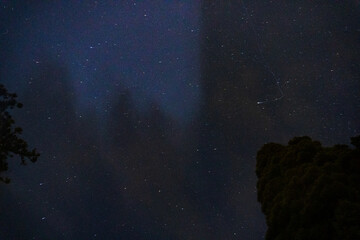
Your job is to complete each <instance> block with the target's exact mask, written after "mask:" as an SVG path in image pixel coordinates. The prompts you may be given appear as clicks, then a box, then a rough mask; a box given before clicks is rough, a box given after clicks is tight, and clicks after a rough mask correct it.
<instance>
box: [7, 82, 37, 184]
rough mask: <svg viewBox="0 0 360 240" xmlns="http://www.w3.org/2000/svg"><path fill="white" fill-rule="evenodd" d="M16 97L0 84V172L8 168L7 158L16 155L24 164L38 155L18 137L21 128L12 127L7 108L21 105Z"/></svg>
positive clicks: (8, 180)
mask: <svg viewBox="0 0 360 240" xmlns="http://www.w3.org/2000/svg"><path fill="white" fill-rule="evenodd" d="M16 98H17V96H16V94H15V93H9V92H8V91H7V89H6V88H5V86H4V85H2V84H0V133H1V134H0V173H2V172H4V171H7V170H8V159H9V158H12V157H14V156H18V157H20V159H21V164H23V165H25V164H26V160H30V161H31V162H35V161H36V160H37V158H38V157H39V156H40V155H39V153H38V152H37V151H36V149H33V150H31V151H30V150H29V149H28V144H27V142H26V141H25V140H23V139H21V138H20V137H19V135H21V133H22V129H21V128H20V127H14V123H15V121H14V119H13V117H12V116H11V115H10V113H9V112H8V110H9V109H13V108H21V107H22V104H21V103H19V102H18V101H17V100H16ZM0 181H1V182H4V183H9V182H10V179H9V178H7V177H5V178H4V177H0Z"/></svg>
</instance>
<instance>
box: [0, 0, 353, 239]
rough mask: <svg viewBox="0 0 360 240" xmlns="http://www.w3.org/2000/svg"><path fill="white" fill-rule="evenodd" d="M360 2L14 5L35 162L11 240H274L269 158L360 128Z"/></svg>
mask: <svg viewBox="0 0 360 240" xmlns="http://www.w3.org/2000/svg"><path fill="white" fill-rule="evenodd" d="M359 39H360V10H359V3H358V1H347V2H342V1H335V0H334V1H326V2H324V1H322V2H313V1H285V0H284V1H262V0H255V1H231V0H228V1H223V0H211V1H110V0H109V1H65V0H64V1H56V2H54V1H30V0H29V1H27V0H23V1H1V0H0V82H1V83H2V84H4V85H5V86H6V87H7V88H8V90H9V91H10V92H16V93H17V94H18V95H19V100H20V101H21V102H23V103H24V108H23V109H21V110H14V111H13V112H12V114H13V115H14V117H15V120H16V124H17V125H19V126H21V127H22V128H23V129H24V133H23V137H24V139H26V140H27V141H28V143H29V145H30V146H31V147H36V148H37V149H38V150H39V151H40V152H41V157H40V158H39V160H38V162H37V163H35V164H29V165H28V166H26V167H23V166H19V164H17V162H16V161H12V162H10V167H9V171H8V172H6V173H4V174H5V175H7V176H9V177H10V178H11V179H12V182H11V184H9V185H0V222H1V223H2V224H0V238H1V239H4V240H7V239H9V240H10V239H11V240H12V239H20V240H21V239H76V240H79V239H136V240H137V239H139V240H143V239H144V240H145V239H147V240H149V239H151V240H155V239H156V240H159V239H164V240H165V239H179V240H183V239H196V240H197V239H209V240H218V239H249V240H250V239H251V240H257V239H263V238H264V234H265V231H266V224H265V219H264V216H263V214H262V213H261V210H260V205H259V204H258V202H257V200H256V176H255V164H256V152H257V150H258V149H259V148H260V147H261V146H262V145H263V144H264V143H267V142H270V141H271V142H280V143H286V142H287V141H288V140H289V139H291V138H293V137H294V136H302V135H309V136H311V137H312V138H313V139H316V140H319V141H321V142H323V143H324V144H325V145H331V144H335V143H349V138H350V137H352V136H355V135H358V134H359V132H360V125H359V120H358V119H359V118H360V116H359V114H360V112H359V109H360V91H359V89H360V82H359V81H360V70H359V69H360V65H359V63H360V46H359Z"/></svg>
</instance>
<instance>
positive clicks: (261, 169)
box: [256, 136, 360, 240]
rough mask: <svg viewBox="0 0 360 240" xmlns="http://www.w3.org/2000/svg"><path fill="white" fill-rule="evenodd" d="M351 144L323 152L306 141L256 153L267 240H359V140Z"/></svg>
mask: <svg viewBox="0 0 360 240" xmlns="http://www.w3.org/2000/svg"><path fill="white" fill-rule="evenodd" d="M351 143H352V145H354V146H355V148H350V147H349V146H347V145H335V146H333V147H323V146H322V145H321V143H320V142H318V141H313V140H312V139H311V138H310V137H306V136H305V137H295V138H293V139H292V140H290V141H289V143H288V145H287V146H284V145H281V144H277V143H268V144H265V145H264V146H263V147H262V148H261V149H260V150H259V151H258V153H257V163H256V175H257V177H258V182H257V190H258V192H257V194H258V201H259V202H260V203H261V207H262V211H263V213H264V214H265V216H266V222H267V225H268V230H267V233H266V239H267V240H272V239H276V240H282V239H284V240H285V239H298V240H300V239H317V240H319V239H327V240H329V239H343V240H346V239H349V240H350V239H352V240H353V239H360V184H359V183H360V136H358V137H354V138H351Z"/></svg>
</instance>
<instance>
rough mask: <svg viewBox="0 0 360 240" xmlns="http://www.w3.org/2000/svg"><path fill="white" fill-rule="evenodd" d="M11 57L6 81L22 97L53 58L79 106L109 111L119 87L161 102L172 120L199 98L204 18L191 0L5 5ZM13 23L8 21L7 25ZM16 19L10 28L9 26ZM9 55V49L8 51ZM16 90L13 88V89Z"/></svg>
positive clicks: (5, 36) (139, 98) (140, 99)
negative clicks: (201, 19) (36, 73)
mask: <svg viewBox="0 0 360 240" xmlns="http://www.w3.org/2000/svg"><path fill="white" fill-rule="evenodd" d="M2 5H3V6H2V10H1V11H2V12H3V13H4V16H6V17H5V18H6V19H5V20H7V25H5V26H3V34H2V38H3V39H4V41H6V42H5V44H6V43H8V42H9V41H11V43H10V44H8V45H7V49H8V51H9V50H10V51H11V58H9V59H8V60H7V64H9V65H17V66H19V67H20V66H21V68H22V70H21V71H18V69H16V68H9V69H6V71H3V72H5V73H4V74H3V75H4V76H3V77H2V78H3V79H4V80H3V81H5V82H10V83H8V84H9V88H10V89H14V90H17V91H18V92H21V91H22V90H23V89H24V87H25V86H27V84H28V83H29V82H31V77H32V74H34V71H36V70H37V69H41V67H42V66H44V65H46V63H47V62H48V61H49V60H50V59H51V61H56V62H58V63H59V64H63V65H65V67H66V68H67V69H68V72H69V75H70V78H71V79H70V81H71V85H72V87H73V88H74V94H75V97H76V103H77V106H78V107H79V108H80V109H82V108H88V107H92V106H95V107H96V108H98V109H99V112H101V111H103V110H104V108H105V109H106V106H107V105H109V101H111V100H110V98H111V96H113V95H114V94H116V91H117V90H118V86H122V87H124V88H129V89H130V91H133V92H136V97H135V99H136V101H138V102H139V104H142V103H144V102H147V101H150V100H152V99H153V100H154V101H158V102H159V103H160V104H161V105H162V107H164V108H165V109H166V111H168V112H171V114H173V115H175V117H180V118H181V117H184V115H186V114H188V113H189V112H192V111H194V109H195V108H196V99H197V98H198V95H199V88H198V85H199V64H198V61H199V59H198V51H199V47H198V42H199V41H198V39H199V12H200V4H199V3H194V2H191V1H173V2H167V3H160V2H158V3H157V4H156V3H152V2H151V3H150V2H146V1H145V2H136V1H125V2H121V1H112V2H103V1H85V2H84V1H71V2H67V1H58V2H56V3H53V2H42V3H40V2H37V3H32V2H25V3H24V2H16V1H15V2H14V1H12V2H7V1H5V2H3V3H2ZM9 20H10V21H9ZM11 20H12V21H11ZM9 48H10V49H9ZM10 84H11V85H10Z"/></svg>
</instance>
